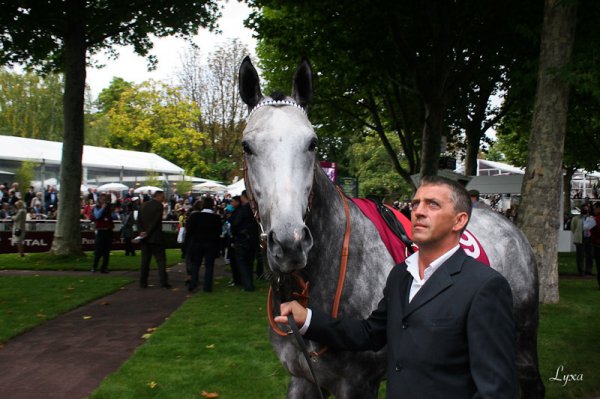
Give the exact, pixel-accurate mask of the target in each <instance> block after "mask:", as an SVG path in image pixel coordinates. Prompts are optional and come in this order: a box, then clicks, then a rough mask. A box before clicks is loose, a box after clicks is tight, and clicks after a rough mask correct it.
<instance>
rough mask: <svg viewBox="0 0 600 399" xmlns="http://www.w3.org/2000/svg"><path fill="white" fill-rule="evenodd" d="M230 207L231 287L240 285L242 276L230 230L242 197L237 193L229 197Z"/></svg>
mask: <svg viewBox="0 0 600 399" xmlns="http://www.w3.org/2000/svg"><path fill="white" fill-rule="evenodd" d="M230 205H231V207H232V208H233V209H232V210H231V215H230V216H229V219H228V221H229V232H230V234H231V240H230V245H229V251H228V253H229V261H230V264H231V281H230V282H229V286H230V287H233V286H241V285H242V278H241V276H240V268H239V266H238V264H237V261H236V257H235V243H234V239H233V232H232V230H231V224H232V223H233V219H234V218H235V216H236V211H237V210H238V209H239V207H240V206H241V205H242V199H241V197H240V196H239V195H236V196H234V197H233V198H231V204H230Z"/></svg>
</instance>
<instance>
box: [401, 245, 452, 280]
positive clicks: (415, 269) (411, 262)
mask: <svg viewBox="0 0 600 399" xmlns="http://www.w3.org/2000/svg"><path fill="white" fill-rule="evenodd" d="M459 248H460V245H456V246H455V247H454V248H452V249H451V250H449V251H448V252H446V253H445V254H443V255H442V256H440V257H439V258H437V259H436V260H434V261H433V262H431V263H430V264H429V266H428V267H427V268H426V269H425V271H424V273H423V280H421V277H420V276H419V251H417V252H415V253H414V254H412V255H411V256H409V257H408V258H406V260H405V261H404V262H405V263H406V270H407V271H408V272H409V273H410V275H411V276H412V277H413V279H415V280H416V281H419V282H423V283H424V282H425V281H427V280H428V279H429V277H431V275H432V274H433V273H434V272H435V271H436V270H437V269H439V268H440V266H442V265H443V264H444V262H446V261H447V260H448V259H450V257H451V256H452V255H454V253H455V252H456V251H458V249H459Z"/></svg>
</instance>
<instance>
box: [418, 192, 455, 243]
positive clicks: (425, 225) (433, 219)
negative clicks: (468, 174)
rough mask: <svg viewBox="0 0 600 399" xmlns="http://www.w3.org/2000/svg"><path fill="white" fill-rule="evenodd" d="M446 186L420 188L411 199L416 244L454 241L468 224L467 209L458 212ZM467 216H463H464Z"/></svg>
mask: <svg viewBox="0 0 600 399" xmlns="http://www.w3.org/2000/svg"><path fill="white" fill-rule="evenodd" d="M451 193H452V191H451V189H450V187H448V186H445V185H426V186H421V187H419V189H418V190H417V193H416V194H415V196H414V198H413V200H412V214H411V222H412V234H413V241H414V242H415V244H417V245H419V246H421V247H423V246H427V245H436V244H438V243H442V242H446V241H447V240H450V241H452V240H454V239H455V238H454V237H455V236H454V235H452V233H453V232H454V233H458V232H460V230H462V227H463V226H464V225H465V224H466V219H467V218H466V216H467V214H466V213H465V212H461V213H457V211H456V210H455V209H454V204H453V202H452V197H451ZM461 215H464V216H461Z"/></svg>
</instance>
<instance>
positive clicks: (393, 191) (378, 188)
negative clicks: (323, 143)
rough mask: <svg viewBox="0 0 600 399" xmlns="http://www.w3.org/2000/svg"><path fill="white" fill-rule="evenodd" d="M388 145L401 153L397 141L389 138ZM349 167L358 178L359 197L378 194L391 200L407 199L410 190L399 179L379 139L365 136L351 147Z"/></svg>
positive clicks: (394, 138) (410, 188)
mask: <svg viewBox="0 0 600 399" xmlns="http://www.w3.org/2000/svg"><path fill="white" fill-rule="evenodd" d="M390 143H391V144H392V146H393V147H394V150H395V151H398V152H400V151H401V148H400V141H399V140H398V138H397V137H394V136H391V137H390ZM349 151H350V153H351V154H350V157H349V158H350V160H351V161H350V168H349V172H350V174H351V175H352V176H355V177H358V179H359V186H358V190H359V195H360V196H361V197H365V196H367V195H377V196H379V197H385V198H389V199H392V200H397V199H398V198H410V197H411V196H412V194H413V193H412V187H411V186H410V185H408V184H407V183H406V182H405V181H404V180H402V179H401V178H399V177H398V174H397V173H396V172H395V171H394V168H393V166H392V161H391V160H390V157H389V156H388V154H387V153H386V151H385V149H384V148H383V146H382V145H381V141H380V139H379V137H377V136H375V135H370V136H366V137H364V138H362V139H360V140H355V142H354V143H353V144H352V145H351V146H350V148H349Z"/></svg>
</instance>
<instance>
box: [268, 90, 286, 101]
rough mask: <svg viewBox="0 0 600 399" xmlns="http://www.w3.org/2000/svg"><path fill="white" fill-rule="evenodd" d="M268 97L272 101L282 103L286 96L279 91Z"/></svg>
mask: <svg viewBox="0 0 600 399" xmlns="http://www.w3.org/2000/svg"><path fill="white" fill-rule="evenodd" d="M269 97H271V99H273V101H283V100H285V99H286V98H287V97H288V96H286V95H285V94H283V93H282V92H280V91H274V92H273V93H271V95H270V96H269Z"/></svg>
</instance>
